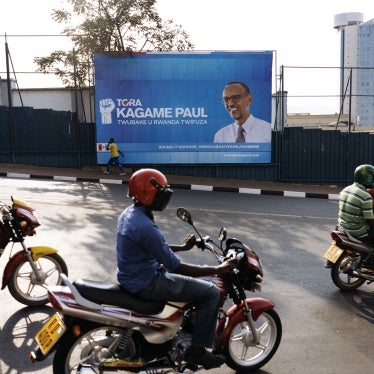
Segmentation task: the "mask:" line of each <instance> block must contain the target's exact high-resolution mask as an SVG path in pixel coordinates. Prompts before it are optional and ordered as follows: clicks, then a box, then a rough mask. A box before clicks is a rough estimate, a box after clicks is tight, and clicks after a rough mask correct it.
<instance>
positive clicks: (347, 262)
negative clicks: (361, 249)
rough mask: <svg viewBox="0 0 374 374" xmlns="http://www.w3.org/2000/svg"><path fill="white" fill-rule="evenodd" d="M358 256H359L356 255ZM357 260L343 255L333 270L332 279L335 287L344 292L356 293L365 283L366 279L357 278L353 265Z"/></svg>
mask: <svg viewBox="0 0 374 374" xmlns="http://www.w3.org/2000/svg"><path fill="white" fill-rule="evenodd" d="M356 256H359V255H358V254H356ZM356 261H357V260H356V259H354V258H353V257H352V255H349V254H348V253H343V254H342V255H341V256H340V257H339V259H338V261H337V262H336V263H335V264H334V265H333V267H332V268H331V278H332V281H333V282H334V284H335V286H336V287H338V288H340V289H341V290H343V291H354V290H357V288H359V287H361V286H362V285H363V284H364V283H365V279H362V278H359V277H358V276H355V275H354V274H353V271H352V267H351V265H353V262H356Z"/></svg>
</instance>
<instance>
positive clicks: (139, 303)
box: [73, 279, 165, 314]
mask: <svg viewBox="0 0 374 374" xmlns="http://www.w3.org/2000/svg"><path fill="white" fill-rule="evenodd" d="M73 284H74V286H75V287H76V289H77V290H78V291H79V293H80V294H81V295H82V296H83V297H84V298H86V299H88V300H90V301H93V302H95V303H98V304H105V305H112V306H118V307H121V308H126V309H131V310H133V311H135V312H137V313H140V314H158V313H160V312H161V311H162V310H163V309H164V307H165V303H164V302H155V301H148V300H144V299H141V298H139V297H138V296H136V295H134V294H133V293H131V292H129V291H127V290H125V289H124V288H123V287H121V286H120V285H119V284H118V283H112V282H98V281H92V280H86V279H76V280H75V281H74V282H73Z"/></svg>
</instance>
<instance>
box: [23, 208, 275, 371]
mask: <svg viewBox="0 0 374 374" xmlns="http://www.w3.org/2000/svg"><path fill="white" fill-rule="evenodd" d="M177 215H178V217H179V218H180V219H182V220H183V221H185V222H188V223H189V224H190V225H191V226H192V227H193V228H194V230H195V231H196V233H197V234H198V237H199V239H198V244H197V246H198V247H199V248H201V249H202V250H207V251H209V252H210V253H212V254H213V255H214V256H215V257H216V259H217V260H218V262H223V261H224V259H225V258H228V257H232V256H236V258H237V259H238V266H237V268H236V269H234V270H233V271H232V272H231V273H227V274H225V275H222V276H212V277H204V279H207V280H209V281H212V282H214V283H215V284H216V285H217V286H218V287H219V289H220V290H221V305H220V306H221V309H220V312H219V315H218V317H217V318H218V319H217V328H216V333H215V341H214V348H213V351H214V353H217V354H222V355H224V356H225V357H226V364H227V365H228V366H229V367H231V368H232V369H234V370H236V371H237V372H242V373H244V372H245V373H247V372H251V371H255V370H257V369H258V368H260V367H262V366H263V365H265V364H266V363H267V362H268V361H269V360H270V359H271V358H272V357H273V355H274V354H275V352H276V351H277V348H278V346H279V344H280V341H281V337H282V324H281V320H280V318H279V316H278V314H277V312H276V311H275V310H274V306H275V304H274V303H273V302H272V301H270V300H267V299H263V298H257V297H256V298H251V297H247V296H246V292H245V291H246V290H248V291H255V290H258V289H259V288H260V286H259V283H260V282H261V281H262V278H263V269H262V264H261V261H260V259H259V257H258V256H257V254H256V253H255V252H254V251H253V250H252V249H251V248H249V246H247V245H246V244H244V243H242V242H241V241H240V240H237V239H234V238H227V233H226V230H225V229H224V228H222V229H221V232H220V235H219V239H220V245H217V244H215V243H214V242H213V241H212V240H211V239H210V238H209V237H208V236H206V237H202V236H201V235H200V233H199V232H198V231H197V230H196V228H195V226H194V224H193V222H192V218H191V215H190V213H189V212H188V211H187V210H186V209H184V208H179V209H178V210H177ZM63 278H64V283H65V285H66V286H54V287H49V297H50V301H51V303H52V306H53V307H54V308H55V309H56V311H57V312H56V313H55V314H54V315H53V316H52V317H51V318H50V319H49V321H48V322H47V323H46V324H45V325H44V326H43V327H42V329H41V330H40V331H39V332H38V333H37V334H36V336H35V339H36V342H37V345H38V347H37V350H36V351H34V352H31V354H30V358H31V360H32V361H33V362H35V361H40V360H43V359H45V358H46V357H47V356H49V355H50V354H51V353H52V352H53V351H54V352H55V355H54V360H53V373H54V374H67V373H77V372H81V373H83V372H94V373H104V372H107V371H120V372H124V371H129V372H145V373H166V372H183V371H189V372H193V371H196V370H198V369H200V370H201V368H200V367H197V366H196V365H191V364H189V363H186V362H185V361H184V354H185V352H186V350H187V348H188V347H189V346H190V344H191V331H192V329H193V326H194V307H193V306H191V305H187V304H186V303H176V302H167V303H166V304H165V303H160V302H149V301H145V300H142V299H139V298H138V297H136V296H134V295H133V294H131V293H128V292H126V291H124V290H123V289H121V288H120V286H119V285H118V284H115V283H103V282H98V281H88V280H81V279H78V280H75V281H74V282H71V281H70V280H69V279H68V278H67V277H63ZM229 299H231V300H232V303H231V305H228V304H229Z"/></svg>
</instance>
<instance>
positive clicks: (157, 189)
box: [117, 169, 236, 369]
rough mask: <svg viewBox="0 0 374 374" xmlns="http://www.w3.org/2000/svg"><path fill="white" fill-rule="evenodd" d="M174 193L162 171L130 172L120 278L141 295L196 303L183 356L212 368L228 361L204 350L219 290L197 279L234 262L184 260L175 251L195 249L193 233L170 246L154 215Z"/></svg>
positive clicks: (121, 219)
mask: <svg viewBox="0 0 374 374" xmlns="http://www.w3.org/2000/svg"><path fill="white" fill-rule="evenodd" d="M172 193H173V190H172V189H171V188H170V186H169V185H168V182H167V180H166V177H165V176H164V175H163V174H162V173H161V172H159V171H158V170H155V169H141V170H138V171H137V172H135V173H134V174H133V175H132V176H131V178H130V181H129V196H130V197H131V198H132V199H133V201H134V204H133V205H131V206H130V207H128V208H127V209H126V210H125V211H124V212H122V214H121V215H120V217H119V219H118V227H117V263H118V269H117V278H118V281H119V283H120V284H121V286H122V287H124V288H125V289H127V290H128V291H130V292H133V293H135V294H137V295H138V296H139V297H141V298H144V299H147V300H155V301H162V300H163V301H176V302H188V303H193V304H194V305H196V323H195V328H194V331H193V334H192V345H191V347H190V348H189V350H188V351H187V353H186V356H185V360H186V361H187V362H190V363H195V364H198V365H202V366H203V367H204V368H205V369H211V368H213V367H218V366H220V365H222V364H223V363H224V362H225V358H224V357H223V356H219V355H214V354H212V353H210V352H209V351H207V350H206V347H211V346H212V344H213V339H214V332H215V328H216V322H217V314H218V308H219V297H220V293H219V290H218V288H217V287H216V286H215V285H214V284H213V283H210V282H207V281H204V280H201V279H196V278H194V277H202V276H207V275H213V274H223V273H225V272H228V271H231V270H232V269H233V268H234V267H235V263H236V262H235V260H230V261H225V262H224V263H222V264H220V265H218V266H198V265H191V264H186V263H183V262H181V260H180V259H179V257H177V256H176V255H175V253H174V252H177V251H181V250H182V251H185V250H189V249H191V248H192V247H193V246H194V244H195V241H196V239H195V237H194V236H189V237H188V238H187V239H186V240H185V243H184V244H183V245H169V244H168V243H167V242H166V241H165V239H164V237H163V234H162V233H161V231H160V229H159V228H158V227H157V226H156V224H155V223H154V217H153V214H152V211H162V210H164V209H165V207H166V206H167V204H168V203H169V200H170V198H171V195H172Z"/></svg>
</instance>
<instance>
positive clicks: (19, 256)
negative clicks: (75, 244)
mask: <svg viewBox="0 0 374 374" xmlns="http://www.w3.org/2000/svg"><path fill="white" fill-rule="evenodd" d="M29 249H30V252H31V256H32V259H33V261H37V260H38V259H39V258H40V257H43V256H45V255H48V254H53V253H57V252H58V250H57V249H55V248H52V247H48V246H43V245H39V246H35V247H30V248H29ZM26 261H27V257H26V256H25V251H24V250H21V251H18V252H17V253H15V254H14V255H13V256H12V257H11V258H10V259H9V261H8V263H7V264H6V266H5V269H4V274H3V284H2V286H1V289H2V290H3V289H4V288H5V287H6V286H7V285H8V283H9V279H10V277H11V275H12V273H13V271H14V269H15V268H16V267H17V266H18V265H19V264H22V263H24V262H26Z"/></svg>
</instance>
